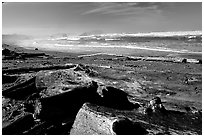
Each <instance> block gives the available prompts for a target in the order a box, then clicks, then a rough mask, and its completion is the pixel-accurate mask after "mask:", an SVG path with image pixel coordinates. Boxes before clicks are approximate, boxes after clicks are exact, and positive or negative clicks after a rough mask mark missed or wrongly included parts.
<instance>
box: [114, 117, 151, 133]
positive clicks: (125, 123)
mask: <svg viewBox="0 0 204 137" xmlns="http://www.w3.org/2000/svg"><path fill="white" fill-rule="evenodd" d="M112 128H113V131H114V132H115V133H116V135H146V134H148V132H147V131H146V129H145V128H143V127H142V126H141V125H140V124H139V123H137V122H133V121H131V120H129V119H128V118H126V117H123V118H119V119H117V120H116V121H115V122H114V123H113V125H112Z"/></svg>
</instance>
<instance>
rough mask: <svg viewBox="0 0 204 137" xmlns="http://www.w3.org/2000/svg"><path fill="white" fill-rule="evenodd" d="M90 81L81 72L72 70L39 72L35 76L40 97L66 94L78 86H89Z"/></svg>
mask: <svg viewBox="0 0 204 137" xmlns="http://www.w3.org/2000/svg"><path fill="white" fill-rule="evenodd" d="M91 83H92V79H91V78H89V77H88V76H87V75H86V74H85V73H83V72H76V71H74V70H73V69H64V70H54V71H40V72H39V73H37V76H36V87H37V89H39V90H43V89H47V90H45V91H43V92H41V97H49V96H54V95H57V94H61V93H64V92H67V91H69V90H71V89H73V88H76V87H79V86H89V85H90V84H91Z"/></svg>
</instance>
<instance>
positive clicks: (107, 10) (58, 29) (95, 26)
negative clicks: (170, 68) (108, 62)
mask: <svg viewBox="0 0 204 137" xmlns="http://www.w3.org/2000/svg"><path fill="white" fill-rule="evenodd" d="M2 29H3V32H2V33H3V34H14V33H15V34H28V35H47V34H56V33H68V34H69V33H70V34H80V33H84V32H89V31H96V30H97V31H102V32H104V33H139V32H152V31H154V32H155V31H156V32H158V31H192V30H202V3H201V2H195V3H192V2H191V3H190V2H180V3H178V2H162V3H159V2H129V3H128V2H120V3H117V2H106V3H102V2H95V3H94V2H89V3H88V2H84V3H83V2H76V3H73V2H72V3H71V2H57V3H54V2H53V3H46V2H45V3H42V2H37V3H35V2H27V3H26V2H24V3H22V2H21V3H20V2H7V3H4V4H3V5H2Z"/></svg>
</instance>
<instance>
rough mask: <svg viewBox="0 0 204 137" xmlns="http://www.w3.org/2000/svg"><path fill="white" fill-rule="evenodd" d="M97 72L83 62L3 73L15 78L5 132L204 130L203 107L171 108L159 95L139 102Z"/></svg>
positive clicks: (6, 102) (7, 96)
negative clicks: (13, 73) (53, 67)
mask: <svg viewBox="0 0 204 137" xmlns="http://www.w3.org/2000/svg"><path fill="white" fill-rule="evenodd" d="M42 69H43V67H42ZM31 71H32V70H31ZM97 75H98V73H97V72H96V71H93V70H92V69H90V68H89V67H88V66H85V65H82V64H79V65H78V64H76V65H75V64H69V65H66V66H64V68H63V69H57V70H56V69H55V70H41V71H39V72H33V73H20V74H18V75H9V74H3V82H5V83H13V85H12V86H11V87H8V88H4V90H3V91H2V95H3V106H2V107H3V112H2V115H3V126H2V128H3V129H2V132H3V134H32V135H33V134H72V135H75V134H80V135H86V134H95V135H99V134H105V135H120V134H134V135H141V134H201V129H199V128H196V127H194V125H197V126H198V127H199V126H201V124H202V122H201V115H202V113H201V111H192V110H191V108H188V109H189V110H188V111H187V112H180V111H173V110H168V109H166V108H165V107H164V105H163V104H162V100H161V99H160V98H159V97H155V98H153V99H151V100H149V101H145V100H143V101H142V100H141V102H138V101H134V97H133V96H131V95H129V94H128V93H127V92H125V91H123V90H120V89H118V88H116V87H114V86H110V85H106V84H105V83H106V81H103V80H102V79H98V78H97ZM19 78H20V80H21V81H18V80H17V79H19ZM4 79H5V80H7V81H5V80H4ZM191 126H192V127H191Z"/></svg>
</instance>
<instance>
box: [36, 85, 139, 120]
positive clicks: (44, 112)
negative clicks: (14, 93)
mask: <svg viewBox="0 0 204 137" xmlns="http://www.w3.org/2000/svg"><path fill="white" fill-rule="evenodd" d="M98 88H99V86H98V85H97V83H96V82H94V81H93V82H92V84H90V85H88V86H78V87H76V88H73V89H71V90H69V91H67V92H64V93H61V94H57V95H54V96H49V97H45V98H41V99H39V102H40V104H39V105H36V109H39V108H40V110H37V111H36V112H39V118H41V119H45V120H48V119H49V120H52V121H55V120H63V119H65V118H67V117H69V118H71V119H72V118H74V117H75V116H76V114H77V112H78V110H79V109H80V108H81V106H82V105H83V104H84V103H85V102H90V103H93V104H98V105H101V106H106V107H110V108H115V109H119V110H132V109H135V108H138V107H139V105H138V104H132V103H131V102H129V101H128V99H127V93H125V92H124V91H122V90H119V89H116V88H113V87H106V88H104V89H103V88H102V90H101V91H98Z"/></svg>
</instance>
